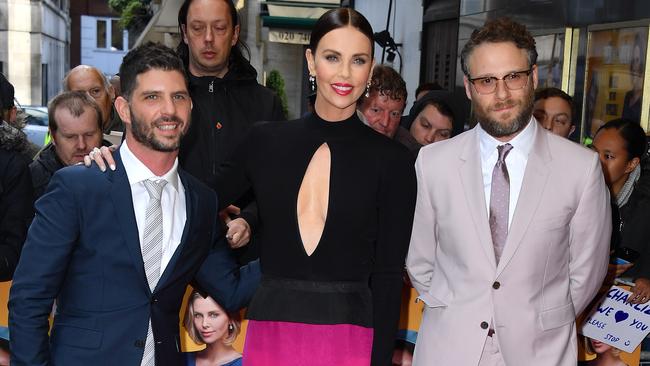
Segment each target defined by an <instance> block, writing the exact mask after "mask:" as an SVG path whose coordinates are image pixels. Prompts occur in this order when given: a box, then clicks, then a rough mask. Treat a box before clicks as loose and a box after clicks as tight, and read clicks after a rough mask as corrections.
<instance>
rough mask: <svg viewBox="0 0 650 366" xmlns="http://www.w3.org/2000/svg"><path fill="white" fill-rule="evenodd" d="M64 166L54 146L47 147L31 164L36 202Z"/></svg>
mask: <svg viewBox="0 0 650 366" xmlns="http://www.w3.org/2000/svg"><path fill="white" fill-rule="evenodd" d="M64 166H65V165H64V164H63V162H62V161H61V159H59V156H58V155H56V150H54V145H52V144H48V145H47V146H45V147H44V148H43V150H41V152H40V154H38V156H37V157H36V159H35V160H34V161H33V162H32V163H31V164H29V170H30V171H31V174H32V187H34V202H36V200H37V199H39V198H40V197H41V196H42V195H43V193H45V189H46V188H47V185H48V183H50V179H51V178H52V175H53V174H54V172H56V171H57V170H59V169H61V168H63V167H64Z"/></svg>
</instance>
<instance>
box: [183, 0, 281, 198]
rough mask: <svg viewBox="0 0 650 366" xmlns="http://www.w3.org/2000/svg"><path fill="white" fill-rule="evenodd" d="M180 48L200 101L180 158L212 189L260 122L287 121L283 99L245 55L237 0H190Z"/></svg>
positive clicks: (192, 89) (193, 92) (185, 7)
mask: <svg viewBox="0 0 650 366" xmlns="http://www.w3.org/2000/svg"><path fill="white" fill-rule="evenodd" d="M178 26H179V28H180V32H181V35H182V39H181V42H180V43H179V45H178V48H177V52H178V54H179V55H180V56H181V59H183V62H184V63H185V65H186V67H187V72H188V76H189V78H190V94H191V96H192V102H193V103H194V106H193V108H192V120H193V121H194V122H195V123H193V124H192V126H190V130H189V131H188V133H187V136H186V137H185V138H184V139H183V143H182V145H181V151H180V155H179V157H180V162H181V165H182V166H183V168H184V169H186V170H187V171H188V172H189V173H190V174H192V175H194V176H195V177H197V178H199V179H200V180H201V181H203V182H204V183H206V184H208V186H210V187H212V188H216V187H215V185H214V182H215V174H216V171H217V168H218V167H219V165H220V164H221V163H222V162H223V161H224V160H225V159H226V158H227V157H228V156H229V155H230V154H231V153H232V152H233V150H234V148H235V147H236V146H238V145H239V143H241V141H242V139H243V138H244V136H245V135H246V133H247V132H248V130H249V129H250V128H251V126H252V125H253V123H255V122H258V121H282V120H285V119H286V118H285V117H284V115H283V113H282V104H281V102H280V99H279V98H278V96H277V95H275V93H273V91H272V90H271V89H268V88H266V87H264V86H262V85H260V84H258V83H257V80H256V78H257V72H256V71H255V69H254V68H253V67H252V66H251V64H250V63H249V61H248V60H247V59H246V57H245V56H244V54H245V53H246V52H247V48H246V46H245V45H244V43H243V42H242V41H241V40H240V38H239V32H240V24H239V17H238V15H237V9H236V8H235V5H234V4H233V2H232V1H231V0H185V1H184V2H183V4H182V5H181V8H180V10H179V12H178Z"/></svg>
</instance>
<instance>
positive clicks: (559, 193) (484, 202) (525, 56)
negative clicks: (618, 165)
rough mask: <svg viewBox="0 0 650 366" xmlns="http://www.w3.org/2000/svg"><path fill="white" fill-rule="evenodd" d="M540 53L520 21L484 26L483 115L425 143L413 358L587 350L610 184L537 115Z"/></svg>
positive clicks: (477, 111) (413, 262)
mask: <svg viewBox="0 0 650 366" xmlns="http://www.w3.org/2000/svg"><path fill="white" fill-rule="evenodd" d="M536 59H537V51H536V50H535V41H534V39H533V38H532V37H531V35H530V33H528V31H527V30H526V28H525V27H524V26H522V25H520V24H517V23H515V22H513V21H511V20H509V19H497V20H493V21H489V22H487V23H486V24H485V25H484V26H483V27H482V28H480V29H477V30H475V31H474V32H473V33H472V36H471V38H470V40H469V41H468V42H467V44H466V45H465V47H464V49H463V51H462V54H461V64H462V68H463V72H464V73H465V76H464V84H465V92H466V94H467V97H468V98H469V99H471V101H472V107H473V110H474V115H475V116H476V118H477V120H478V124H477V126H476V127H475V128H473V129H472V130H470V131H467V132H465V133H463V134H461V135H459V136H457V137H455V138H453V139H451V140H448V141H443V142H440V143H437V144H432V145H429V146H426V147H424V148H423V149H422V150H421V151H420V154H419V157H418V160H417V163H416V170H417V174H418V198H417V205H416V211H415V220H414V226H413V233H412V237H411V246H410V249H409V254H408V258H407V268H408V272H409V275H410V276H411V280H412V282H413V285H414V287H415V288H416V289H417V290H418V293H419V294H420V297H419V298H420V299H421V300H422V301H424V303H425V304H426V306H425V310H424V315H423V319H422V323H421V326H420V332H419V335H418V341H417V345H416V349H415V359H414V363H413V364H414V365H419V366H426V365H434V364H435V365H461V366H466V365H467V366H469V365H481V366H483V365H508V366H511V365H514V366H519V365H526V366H565V365H567V366H568V365H575V364H576V362H577V361H576V327H575V318H576V315H578V314H579V313H580V312H581V311H583V310H584V308H585V307H586V306H587V304H588V303H589V302H590V301H591V300H592V298H593V297H594V295H595V294H596V291H597V289H598V287H599V286H600V285H601V283H602V280H603V277H604V276H605V272H606V270H607V259H608V253H609V239H610V233H611V221H610V220H611V219H610V215H611V212H610V204H609V194H608V191H607V188H606V187H605V182H604V180H603V176H602V171H601V167H600V163H599V161H598V157H597V155H596V154H595V153H593V152H591V151H589V150H588V149H585V148H583V147H581V146H580V145H577V144H575V143H573V142H571V141H568V140H566V139H563V138H561V137H558V136H555V135H552V134H551V133H549V132H548V131H546V130H544V129H543V128H540V127H539V124H538V123H536V122H535V120H534V118H533V117H532V108H533V94H534V90H535V88H536V87H537V66H536Z"/></svg>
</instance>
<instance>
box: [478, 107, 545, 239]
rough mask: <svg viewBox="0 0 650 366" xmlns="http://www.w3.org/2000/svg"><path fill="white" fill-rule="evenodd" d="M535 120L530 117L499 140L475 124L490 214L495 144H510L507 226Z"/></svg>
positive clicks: (514, 204) (497, 156)
mask: <svg viewBox="0 0 650 366" xmlns="http://www.w3.org/2000/svg"><path fill="white" fill-rule="evenodd" d="M536 123H537V121H536V120H535V119H534V118H533V117H531V118H530V121H529V122H528V125H527V126H526V127H525V128H524V129H523V130H522V131H521V132H520V133H519V134H518V135H517V136H515V137H514V138H513V139H512V140H510V141H508V142H501V141H499V140H497V139H495V138H494V137H492V136H491V135H489V134H488V133H487V132H485V130H484V129H483V128H481V125H480V124H477V125H476V128H477V129H478V138H479V145H480V151H481V172H482V173H483V190H484V192H485V204H486V207H487V211H488V217H489V216H490V193H491V191H492V170H494V165H495V164H496V162H497V160H498V159H499V152H498V150H497V146H499V145H505V144H506V143H508V144H510V145H512V150H510V152H509V153H508V156H506V167H508V176H509V177H510V202H509V205H508V227H510V224H512V218H513V216H514V214H515V208H516V207H517V199H519V192H520V191H521V184H522V182H523V180H524V172H525V171H526V164H527V163H528V154H529V153H530V149H531V147H532V144H533V141H534V138H535V125H534V124H536Z"/></svg>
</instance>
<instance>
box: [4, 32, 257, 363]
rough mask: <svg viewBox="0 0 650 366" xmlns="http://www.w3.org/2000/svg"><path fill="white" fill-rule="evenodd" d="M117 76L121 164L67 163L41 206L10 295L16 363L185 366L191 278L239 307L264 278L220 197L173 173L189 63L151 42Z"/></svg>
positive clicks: (186, 105) (187, 105)
mask: <svg viewBox="0 0 650 366" xmlns="http://www.w3.org/2000/svg"><path fill="white" fill-rule="evenodd" d="M120 75H121V77H122V87H123V93H124V94H123V96H121V97H119V98H117V100H116V108H117V111H118V113H119V114H120V117H121V118H122V120H123V121H124V122H125V124H126V139H125V141H124V142H123V143H122V144H121V146H120V149H119V151H118V152H116V155H115V158H116V169H115V170H114V171H110V172H107V173H106V172H101V170H100V169H98V168H97V167H92V168H86V167H83V166H74V167H67V168H64V169H61V170H59V171H58V172H56V173H55V174H54V176H53V177H52V180H51V182H50V185H49V187H48V191H47V192H46V193H45V194H44V195H43V197H42V198H41V199H40V200H39V201H38V202H37V203H36V216H35V218H34V221H33V223H32V226H31V227H30V231H29V234H28V237H27V241H26V243H25V246H24V248H23V253H22V255H21V259H20V262H19V264H18V268H17V269H16V274H15V276H14V280H13V285H12V287H11V292H10V298H9V324H10V333H11V351H12V364H15V365H44V364H55V365H59V364H60V365H92V364H96V363H98V362H99V363H103V364H107V365H154V364H155V365H180V364H183V363H184V361H185V358H184V355H183V354H182V353H180V352H179V350H178V342H177V340H178V334H179V316H178V313H179V311H180V307H181V303H182V298H183V295H184V293H185V289H186V286H187V285H188V283H189V282H190V281H192V280H194V281H196V283H197V284H198V285H199V286H200V287H201V288H203V289H205V290H206V291H207V292H208V293H209V294H210V296H211V297H212V298H214V299H215V300H218V301H219V303H220V304H222V306H223V307H224V308H225V309H226V310H228V311H235V310H237V309H238V308H240V307H242V306H245V305H246V304H247V303H248V301H249V299H250V297H251V296H252V293H253V291H254V289H255V288H256V286H257V283H258V282H259V279H260V270H259V265H258V264H257V262H254V263H252V264H251V265H250V266H247V267H245V268H242V269H240V268H239V267H238V265H237V264H236V261H235V259H234V258H233V257H232V255H231V253H230V249H229V248H228V245H227V244H226V243H225V240H224V239H223V234H222V232H221V230H220V227H219V225H218V223H217V221H216V220H215V219H216V217H217V198H216V195H215V193H214V192H213V191H212V190H211V189H209V188H208V187H206V186H205V185H203V184H202V183H200V182H199V181H198V180H196V179H195V178H193V177H192V176H191V175H189V174H187V173H186V172H185V171H183V170H182V169H179V168H178V159H177V156H178V148H179V145H180V140H181V137H182V136H183V134H184V133H185V132H186V131H187V128H188V127H189V123H190V113H191V105H192V102H191V99H190V96H189V91H188V87H187V79H186V75H185V70H184V66H183V63H182V61H181V60H180V59H179V58H178V57H177V55H176V53H175V52H174V51H173V50H171V49H169V48H167V47H165V46H162V45H157V44H153V43H148V44H145V45H143V46H139V47H136V48H134V49H132V50H131V51H129V52H128V53H127V54H126V55H125V57H124V59H123V62H122V65H121V66H120ZM55 301H56V304H57V310H56V315H55V316H54V323H53V326H52V330H51V333H50V335H49V336H48V329H49V324H48V316H49V314H50V311H51V309H52V305H53V303H54V302H55ZM48 338H49V339H48Z"/></svg>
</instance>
